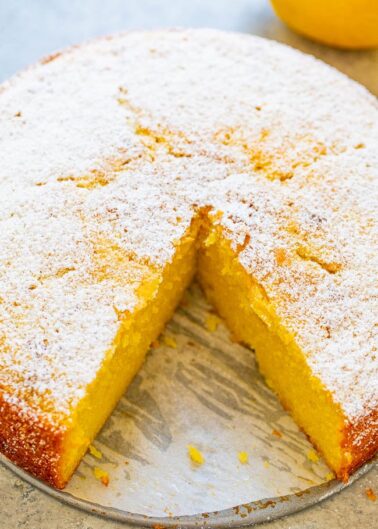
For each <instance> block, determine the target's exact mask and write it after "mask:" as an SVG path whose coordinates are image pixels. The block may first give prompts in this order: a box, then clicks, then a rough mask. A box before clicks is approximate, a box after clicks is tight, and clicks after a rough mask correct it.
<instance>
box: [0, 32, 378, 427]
mask: <svg viewBox="0 0 378 529" xmlns="http://www.w3.org/2000/svg"><path fill="white" fill-rule="evenodd" d="M0 112H1V116H2V119H1V122H0V151H1V155H2V162H1V165H0V192H1V200H2V207H1V211H0V248H1V254H0V343H1V346H2V356H1V360H0V366H1V369H0V384H1V387H2V388H3V391H4V393H5V394H6V393H7V392H8V393H9V394H10V393H12V395H13V396H12V398H13V399H18V401H19V402H24V403H25V405H27V406H29V407H30V408H31V409H34V410H35V411H36V412H37V413H42V412H43V413H49V414H54V413H56V412H57V413H62V414H66V413H69V411H70V410H71V409H72V406H74V405H75V404H76V403H77V402H78V400H79V399H80V398H81V396H82V395H83V394H84V392H85V388H86V386H87V384H88V383H89V382H90V381H91V380H92V379H93V377H94V376H95V374H96V372H97V371H98V369H99V368H100V366H101V363H102V361H103V359H104V355H105V354H106V351H108V350H109V349H110V348H111V346H112V343H113V339H114V336H115V334H116V333H117V329H118V326H119V321H118V318H117V310H123V311H125V310H130V311H132V310H133V308H135V306H136V303H137V296H136V290H137V287H138V285H139V284H140V283H141V281H142V280H143V279H144V278H145V277H147V276H148V275H149V274H151V273H160V272H161V270H162V268H163V267H164V265H165V264H166V263H168V262H169V261H170V260H171V259H172V256H173V255H174V248H175V243H176V242H177V241H178V240H179V239H180V238H181V237H182V236H183V234H184V233H185V231H186V230H187V229H188V227H189V225H190V222H191V219H192V218H193V216H194V215H195V214H196V212H197V211H198V209H199V208H201V207H202V206H203V207H204V206H212V207H213V208H215V209H219V210H221V211H222V212H223V217H222V219H221V220H220V221H219V222H221V223H222V225H223V226H224V228H225V230H226V233H227V234H228V235H229V237H230V238H231V240H232V241H233V244H234V247H235V248H236V247H237V245H238V244H240V243H243V241H244V240H245V235H246V233H248V234H249V235H250V241H249V243H248V244H247V245H246V247H245V248H244V249H243V251H242V253H241V254H240V260H241V262H242V264H243V266H244V267H245V268H246V269H247V270H248V271H250V272H251V273H253V275H254V276H255V277H256V278H258V280H259V281H260V283H261V284H262V286H263V287H264V289H265V290H266V292H267V293H268V295H269V297H270V299H271V300H272V302H274V304H275V306H276V307H277V312H278V314H279V316H280V318H281V321H282V324H283V325H285V326H286V327H287V328H288V329H289V330H290V331H291V332H292V334H293V335H294V336H295V339H296V340H297V342H298V344H299V345H300V346H301V347H302V348H303V350H304V351H305V352H306V354H307V358H308V362H309V364H310V365H311V367H312V369H313V371H314V372H315V373H316V374H317V375H318V376H319V377H320V378H321V379H322V381H323V382H324V383H325V385H326V386H327V387H328V388H329V389H330V391H332V392H333V394H334V396H335V399H336V400H337V401H338V402H339V403H340V404H341V406H342V408H343V410H344V411H345V413H346V415H347V416H348V417H349V418H351V419H352V418H355V417H360V416H362V415H364V414H365V413H367V412H368V411H369V410H370V409H373V408H375V407H376V406H377V404H378V387H377V381H378V360H377V322H376V315H377V314H378V301H377V300H378V292H377V276H376V271H377V269H378V262H377V251H376V249H377V246H378V227H377V218H376V217H377V214H376V213H377V211H378V198H377V197H378V191H377V182H378V179H377V177H378V174H377V166H378V164H377V161H378V160H377V156H378V154H377V153H378V120H377V115H378V111H377V104H376V100H375V99H374V98H373V97H372V96H371V95H369V94H368V93H367V92H366V91H365V90H364V89H363V88H362V87H360V86H358V85H356V84H355V83H353V82H352V81H350V80H348V79H346V78H345V77H343V76H342V75H340V74H338V73H337V72H335V71H334V70H332V69H331V68H329V67H327V66H325V65H323V64H321V63H319V62H318V61H316V60H315V59H313V58H310V57H306V56H304V55H302V54H300V53H298V52H295V51H294V50H291V49H289V48H287V47H284V46H280V45H277V44H275V43H272V42H268V41H265V40H263V39H258V38H253V37H246V36H241V35H233V34H224V33H220V32H216V31H210V30H201V31H172V32H169V31H162V32H147V33H143V32H140V33H137V32H136V33H130V34H127V35H123V36H118V37H116V38H113V39H103V40H98V41H95V42H93V43H90V44H88V45H85V46H83V47H81V48H73V49H71V50H69V51H67V52H65V53H63V54H62V55H60V56H58V57H57V58H56V59H55V60H52V61H50V62H48V63H45V64H40V65H38V66H36V67H35V68H33V69H30V70H28V71H26V72H24V73H22V74H20V75H19V76H17V77H15V78H14V79H13V80H11V81H10V82H9V83H7V84H6V85H4V88H3V91H2V93H1V95H0ZM121 263H126V265H127V266H126V265H124V264H121ZM117 269H118V271H117ZM121 272H122V273H121Z"/></svg>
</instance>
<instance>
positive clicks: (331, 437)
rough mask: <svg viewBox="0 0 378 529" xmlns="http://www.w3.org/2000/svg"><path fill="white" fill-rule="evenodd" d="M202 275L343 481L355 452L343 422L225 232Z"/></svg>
mask: <svg viewBox="0 0 378 529" xmlns="http://www.w3.org/2000/svg"><path fill="white" fill-rule="evenodd" d="M209 229H210V231H209V234H208V236H207V238H206V239H205V242H204V244H203V245H202V247H201V249H200V252H199V267H198V275H199V281H200V284H201V286H202V288H203V290H204V291H205V294H206V296H207V298H208V299H209V301H210V302H211V303H213V304H214V306H215V308H216V309H217V311H218V312H219V314H220V315H221V316H222V317H223V318H224V319H225V321H226V323H227V325H228V327H229V328H230V330H231V332H232V333H233V334H234V335H235V337H236V338H237V339H238V340H240V341H242V342H244V343H246V344H248V345H249V346H251V347H253V349H254V350H255V351H256V357H257V361H258V364H259V368H260V371H261V372H262V374H263V375H264V377H265V379H266V381H267V383H268V385H269V386H270V387H271V388H272V389H273V390H274V391H275V392H276V393H277V394H278V396H279V399H280V400H281V402H282V404H283V405H284V407H285V408H287V409H288V410H289V411H290V412H291V414H292V416H293V418H294V420H295V421H296V422H297V424H298V425H299V426H300V427H301V428H302V429H303V430H304V432H305V433H306V434H307V435H308V436H309V437H310V439H311V441H312V442H313V443H314V445H315V446H316V447H317V448H318V449H319V450H320V451H321V452H322V453H323V454H324V456H325V458H326V460H327V462H328V463H329V465H330V466H331V467H332V468H333V469H334V470H335V472H336V473H337V475H338V476H339V477H343V468H344V467H345V466H348V464H347V463H348V462H349V463H350V459H351V454H349V453H348V451H347V450H346V449H345V450H344V449H343V448H342V442H343V435H344V434H343V430H344V425H345V418H344V415H343V413H342V411H341V409H340V406H339V405H338V404H336V403H335V402H334V400H333V398H332V395H331V393H330V392H329V391H327V390H326V389H325V388H324V386H323V385H322V383H321V381H320V380H319V379H318V378H317V377H315V376H314V375H313V374H312V372H311V370H310V367H309V366H308V364H307V361H306V359H305V356H304V353H303V352H301V350H300V348H299V347H298V346H297V345H296V343H295V341H294V339H293V336H291V335H290V334H289V333H288V331H285V329H284V328H282V326H281V325H280V322H279V320H278V318H277V316H276V314H275V311H274V307H272V305H271V303H270V302H269V300H268V298H267V296H266V294H265V292H264V290H263V289H262V288H261V287H260V286H259V285H258V283H257V282H256V281H254V279H253V277H251V276H250V275H249V274H248V273H247V272H246V271H245V269H244V268H243V266H242V265H241V264H240V261H239V259H238V256H237V254H236V253H235V251H233V250H232V248H231V244H230V241H229V240H227V238H226V237H225V236H224V234H223V232H222V228H221V227H219V226H215V225H213V226H211V227H210V228H209Z"/></svg>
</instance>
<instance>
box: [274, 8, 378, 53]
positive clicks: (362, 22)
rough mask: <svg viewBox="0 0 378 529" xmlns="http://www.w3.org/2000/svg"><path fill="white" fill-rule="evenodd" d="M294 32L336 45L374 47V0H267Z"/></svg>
mask: <svg viewBox="0 0 378 529" xmlns="http://www.w3.org/2000/svg"><path fill="white" fill-rule="evenodd" d="M271 1H272V4H273V8H274V10H275V11H276V13H277V15H278V16H279V17H280V18H281V19H282V20H283V21H284V22H286V24H287V25H288V26H290V27H291V28H292V29H294V30H295V31H298V33H302V34H303V35H306V36H307V37H310V38H312V39H314V40H317V41H319V42H323V43H325V44H328V45H330V46H336V47H339V48H351V49H358V48H375V47H378V0H271Z"/></svg>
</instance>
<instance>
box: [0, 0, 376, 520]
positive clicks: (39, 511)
mask: <svg viewBox="0 0 378 529" xmlns="http://www.w3.org/2000/svg"><path fill="white" fill-rule="evenodd" d="M167 26H171V27H172V26H182V27H216V28H220V29H226V30H234V31H244V32H247V33H252V34H257V35H262V36H265V37H268V38H272V39H275V40H278V41H280V42H285V43H287V44H290V45H291V46H294V47H296V48H298V49H301V50H302V51H305V52H308V53H312V54H314V55H316V56H317V57H319V58H321V59H323V60H325V61H326V62H328V63H329V64H332V65H334V66H336V67H337V68H338V69H340V70H341V71H343V72H345V73H346V74H348V75H349V76H350V77H352V78H354V79H356V80H358V81H359V82H361V83H363V84H365V85H366V86H367V87H368V88H369V90H370V91H371V92H373V93H374V94H376V95H378V50H375V51H369V52H345V51H339V50H332V49H330V48H326V47H323V46H321V45H317V44H315V43H312V42H310V41H308V40H306V39H304V38H302V37H300V36H298V35H295V34H294V33H292V32H291V31H290V30H288V29H287V28H286V27H285V26H283V25H282V24H281V23H280V22H279V21H278V20H277V18H276V17H275V16H274V14H273V12H272V10H271V8H270V6H269V3H268V0H227V1H226V0H71V1H70V0H66V1H65V0H45V1H43V0H0V81H2V80H4V79H6V78H7V77H9V76H10V75H12V74H13V73H15V72H16V71H18V70H19V69H21V68H23V67H25V66H27V65H28V64H30V63H32V62H35V61H37V60H38V59H39V58H40V57H41V56H42V55H46V54H49V53H51V52H53V51H54V50H56V49H59V48H62V47H64V46H67V45H70V44H74V43H78V42H81V41H83V40H86V39H90V38H92V37H94V36H97V35H103V34H106V33H112V32H115V31H120V30H124V29H128V28H133V29H134V28H152V27H167ZM0 119H1V116H0ZM0 161H1V153H0ZM369 487H371V488H373V489H374V490H375V491H376V492H378V469H377V468H375V469H373V470H372V471H371V472H370V473H369V474H368V475H367V476H365V477H364V478H362V479H360V480H359V481H358V482H356V483H355V484H354V485H352V486H351V487H349V488H348V489H346V490H345V491H344V492H342V493H341V494H339V495H337V496H335V497H333V498H331V499H330V500H328V501H325V502H323V503H322V504H320V505H318V506H317V507H314V508H312V509H309V510H307V511H302V512H301V513H298V514H296V515H293V516H290V517H289V518H286V519H283V520H278V521H276V522H272V523H271V524H269V529H279V528H282V529H318V528H328V529H336V528H340V529H341V528H343V529H344V528H349V527H350V528H360V529H364V528H369V529H370V528H371V529H373V528H374V527H377V525H378V521H377V520H378V502H372V501H370V500H368V499H367V497H366V494H365V491H366V489H367V488H369ZM146 492H147V491H146ZM121 527H125V526H124V525H121V524H117V523H115V522H107V521H104V520H103V519H100V518H97V517H95V516H90V515H88V514H86V513H83V512H80V511H77V510H75V509H72V508H69V507H67V506H65V505H62V504H60V503H59V502H57V501H55V500H53V499H52V498H50V497H48V496H46V495H44V494H43V493H42V492H40V491H38V490H36V489H34V488H33V487H31V486H30V485H28V484H26V483H24V482H23V481H21V480H20V479H18V478H16V477H15V476H14V475H13V474H12V473H11V472H10V471H9V470H6V469H5V468H3V467H0V529H21V528H26V529H100V528H101V529H102V528H104V529H115V528H121Z"/></svg>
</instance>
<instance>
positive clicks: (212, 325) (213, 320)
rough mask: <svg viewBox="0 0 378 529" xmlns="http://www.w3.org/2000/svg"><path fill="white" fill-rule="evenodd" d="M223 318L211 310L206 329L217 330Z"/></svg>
mask: <svg viewBox="0 0 378 529" xmlns="http://www.w3.org/2000/svg"><path fill="white" fill-rule="evenodd" d="M220 322H221V319H220V318H219V316H217V315H216V314H212V313H211V312H210V313H209V314H208V315H207V318H206V321H205V326H206V329H207V330H208V331H210V332H215V331H216V330H217V328H218V325H219V324H220Z"/></svg>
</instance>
